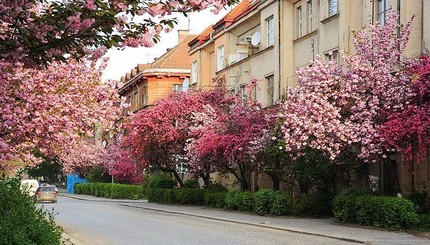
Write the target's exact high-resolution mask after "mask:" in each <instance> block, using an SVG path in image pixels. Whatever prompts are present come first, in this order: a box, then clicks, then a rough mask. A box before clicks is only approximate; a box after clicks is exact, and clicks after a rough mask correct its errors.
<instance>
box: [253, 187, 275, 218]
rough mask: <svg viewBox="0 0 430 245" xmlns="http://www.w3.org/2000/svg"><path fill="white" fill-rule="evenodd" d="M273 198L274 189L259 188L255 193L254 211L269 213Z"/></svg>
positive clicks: (261, 213) (262, 213)
mask: <svg viewBox="0 0 430 245" xmlns="http://www.w3.org/2000/svg"><path fill="white" fill-rule="evenodd" d="M274 199H275V191H274V190H272V189H261V190H259V191H257V192H256V193H255V212H256V213H257V214H259V215H265V214H268V213H270V210H271V209H272V206H273V201H274Z"/></svg>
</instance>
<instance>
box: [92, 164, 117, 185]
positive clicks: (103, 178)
mask: <svg viewBox="0 0 430 245" xmlns="http://www.w3.org/2000/svg"><path fill="white" fill-rule="evenodd" d="M87 178H88V180H89V181H90V182H93V183H96V182H104V183H106V182H111V180H112V177H111V176H110V175H109V173H108V172H106V171H104V170H103V169H102V168H101V167H100V166H94V167H92V168H91V169H90V171H89V173H88V176H87Z"/></svg>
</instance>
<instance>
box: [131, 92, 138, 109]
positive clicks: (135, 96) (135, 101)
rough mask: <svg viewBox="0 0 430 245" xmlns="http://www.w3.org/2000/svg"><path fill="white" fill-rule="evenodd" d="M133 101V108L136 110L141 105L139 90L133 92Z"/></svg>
mask: <svg viewBox="0 0 430 245" xmlns="http://www.w3.org/2000/svg"><path fill="white" fill-rule="evenodd" d="M132 98H133V102H132V104H133V106H132V109H133V111H136V110H137V109H138V107H139V96H138V93H137V91H135V92H134V94H133V97H132Z"/></svg>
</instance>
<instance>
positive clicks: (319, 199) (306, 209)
mask: <svg viewBox="0 0 430 245" xmlns="http://www.w3.org/2000/svg"><path fill="white" fill-rule="evenodd" d="M331 200H332V199H331V198H330V197H329V196H327V195H324V194H321V193H308V194H304V195H302V196H301V197H300V198H299V199H298V200H295V202H294V204H293V214H294V215H297V216H321V215H322V216H327V215H330V214H331V210H332V204H331V203H332V201H331Z"/></svg>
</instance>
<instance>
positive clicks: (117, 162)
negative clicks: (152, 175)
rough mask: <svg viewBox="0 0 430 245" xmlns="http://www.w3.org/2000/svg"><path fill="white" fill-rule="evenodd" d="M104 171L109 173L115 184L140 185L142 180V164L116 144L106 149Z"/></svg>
mask: <svg viewBox="0 0 430 245" xmlns="http://www.w3.org/2000/svg"><path fill="white" fill-rule="evenodd" d="M102 157H103V158H104V160H105V161H104V163H105V165H103V167H104V169H106V170H107V171H109V174H110V175H112V176H113V179H114V180H115V182H120V183H125V184H140V183H142V182H143V180H144V176H143V171H144V168H143V166H142V164H139V162H138V161H136V159H134V158H133V154H132V153H131V152H129V151H128V150H125V149H122V148H121V147H120V146H118V145H116V144H112V145H110V146H109V147H108V148H107V151H106V153H105V155H104V156H102Z"/></svg>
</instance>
